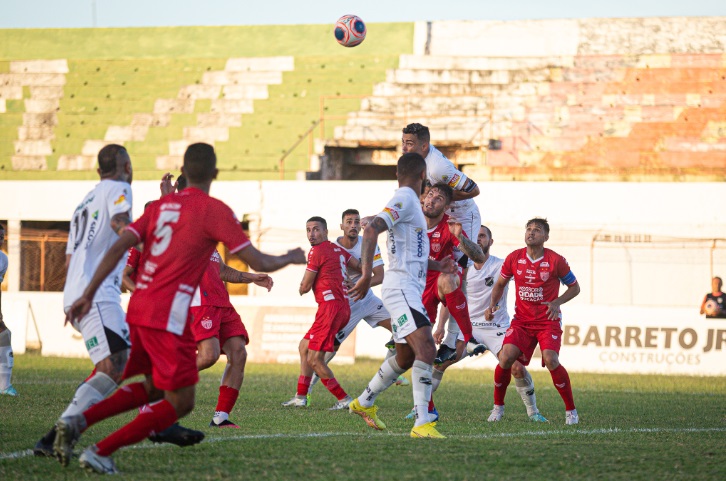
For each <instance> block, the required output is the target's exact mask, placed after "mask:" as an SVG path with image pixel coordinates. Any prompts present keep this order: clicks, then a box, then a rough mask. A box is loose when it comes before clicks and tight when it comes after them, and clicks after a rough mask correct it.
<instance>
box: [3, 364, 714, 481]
mask: <svg viewBox="0 0 726 481" xmlns="http://www.w3.org/2000/svg"><path fill="white" fill-rule="evenodd" d="M379 364H380V363H379V362H378V361H366V360H363V361H359V362H357V363H356V364H355V365H353V366H340V365H339V366H335V371H336V374H337V377H338V379H339V380H340V382H341V384H342V385H343V387H344V388H345V389H347V390H348V391H349V392H350V393H351V394H354V395H355V394H358V393H360V391H361V390H362V389H363V388H364V387H365V384H366V383H367V382H368V380H369V379H370V377H371V376H372V375H373V374H374V372H375V371H376V370H377V368H378V366H379ZM90 367H91V366H90V361H88V360H68V359H58V358H42V357H39V356H37V355H23V356H17V357H16V359H15V369H14V374H13V376H14V381H13V384H14V385H15V387H16V388H17V389H18V391H19V392H20V396H19V397H17V398H7V397H2V398H0V479H1V480H6V479H7V480H21V479H22V480H31V479H43V480H46V479H78V478H79V477H80V476H84V475H83V474H82V471H80V469H79V468H78V466H77V464H76V463H71V465H70V466H69V467H68V468H67V469H63V468H62V467H61V466H60V465H59V464H58V463H57V462H56V461H55V460H51V459H41V458H34V457H32V456H30V455H29V453H28V451H27V450H28V449H29V448H32V446H33V444H34V443H35V441H36V440H37V439H38V438H39V437H40V436H41V435H42V434H44V432H45V431H46V430H47V429H48V428H49V427H50V426H51V424H52V423H53V422H54V420H55V419H56V417H57V416H58V415H59V413H60V412H61V411H62V410H63V409H64V407H65V404H66V403H67V402H68V400H69V398H70V397H71V395H72V393H73V391H74V389H75V387H76V385H77V384H78V382H79V381H80V380H82V379H83V378H84V377H85V376H86V375H87V373H88V372H89V371H90ZM221 371H222V364H218V365H217V366H215V367H214V368H213V369H211V370H209V371H206V372H204V373H202V376H201V381H200V384H199V386H198V389H197V407H196V408H195V410H194V412H193V413H192V414H191V415H190V416H189V417H187V418H186V419H184V422H183V423H184V424H185V425H186V426H189V427H192V428H195V429H201V430H204V431H206V432H207V438H206V439H205V440H204V442H203V443H202V444H200V445H198V446H194V447H188V448H184V449H180V448H177V447H175V446H161V445H153V444H151V443H150V442H148V441H144V442H143V443H141V444H139V445H137V446H135V447H132V448H127V449H124V450H121V451H120V452H117V453H116V454H115V456H114V458H115V460H116V464H117V466H118V468H119V470H120V471H121V472H122V473H123V475H124V479H129V480H132V479H133V480H136V479H138V480H150V479H174V480H180V479H199V480H208V479H242V478H244V479H305V480H306V481H307V480H317V479H336V480H347V479H365V480H371V479H417V480H418V479H421V480H423V479H430V480H437V479H471V480H474V479H495V478H498V479H532V480H535V479H594V478H598V479H628V480H638V479H647V480H661V479H719V480H722V479H726V403H725V402H724V396H726V382H724V379H723V378H698V377H695V378H694V377H675V376H669V377H661V376H615V375H593V374H577V373H573V374H571V378H572V384H573V386H574V394H575V401H576V403H577V406H578V411H579V412H580V424H579V425H578V426H565V424H564V407H563V405H562V401H561V399H560V397H559V395H558V394H557V391H555V389H554V387H553V386H552V382H551V379H550V377H549V375H548V374H547V373H546V372H545V371H544V370H542V369H540V368H539V367H534V368H533V369H532V371H533V377H534V380H535V383H536V386H537V397H538V404H539V406H540V409H541V411H542V413H543V414H544V415H545V416H546V417H548V418H549V419H550V420H551V422H550V423H549V424H544V425H543V424H534V423H530V422H529V421H527V418H526V416H525V412H524V407H523V405H522V404H521V401H520V400H519V397H518V396H517V393H516V391H515V390H514V387H513V384H512V386H510V389H509V392H508V396H507V410H508V411H507V415H506V416H505V418H504V420H503V421H502V422H500V423H497V424H489V423H487V422H486V417H487V415H488V412H489V410H490V408H491V400H492V372H491V371H488V370H483V371H449V372H448V373H447V374H446V377H445V378H444V383H443V384H442V387H441V388H440V389H439V391H438V392H437V396H436V399H437V404H438V408H439V411H440V412H441V420H440V422H439V424H438V426H437V427H438V428H439V430H440V431H441V432H442V433H443V434H445V435H447V436H448V439H445V440H415V439H410V438H409V437H408V433H409V431H410V428H411V422H410V421H407V420H405V419H403V417H404V415H405V414H406V413H407V412H408V410H409V409H410V406H411V389H410V387H395V386H394V387H392V388H390V389H389V391H388V392H386V393H384V394H383V395H382V396H381V397H380V398H379V400H378V405H379V407H380V411H379V414H380V417H381V418H382V419H383V420H384V421H385V422H386V423H387V424H388V427H389V429H388V431H385V432H374V431H373V430H371V429H370V428H368V427H367V426H366V425H365V423H364V422H363V421H362V420H361V419H360V418H359V417H357V416H352V415H349V414H347V413H345V412H328V411H327V408H328V407H329V406H331V405H332V404H333V402H334V399H333V397H332V396H331V395H330V394H329V393H327V392H326V391H325V390H324V388H322V386H318V388H317V391H316V392H315V393H314V395H313V403H312V406H311V407H310V408H308V409H304V410H303V409H297V410H290V409H284V408H282V407H280V402H281V401H283V400H286V399H288V398H289V397H290V395H291V394H293V392H294V389H295V382H296V378H297V369H296V367H295V366H293V365H261V364H252V365H249V366H248V369H247V377H246V379H245V383H244V386H243V388H242V393H241V395H240V399H239V401H238V403H237V407H236V408H235V411H234V412H233V413H232V419H233V420H235V421H237V422H238V423H239V424H240V425H241V429H238V430H232V429H228V430H218V431H213V430H211V429H209V428H207V427H206V426H207V424H208V423H209V420H210V419H211V414H212V411H213V410H214V406H215V403H216V395H217V386H218V382H219V377H220V375H221ZM130 417H131V414H129V415H126V416H120V417H118V418H117V419H112V420H108V421H104V422H102V423H100V424H98V425H96V426H93V427H92V428H91V429H90V430H89V431H88V432H86V434H84V436H83V437H82V439H81V441H80V443H79V446H78V447H85V446H87V445H89V444H91V443H93V442H95V441H97V440H99V439H100V438H102V437H103V436H104V435H106V434H107V433H109V432H110V431H111V430H112V429H114V428H116V427H118V426H119V425H120V424H121V423H123V422H126V421H128V420H129V419H130Z"/></svg>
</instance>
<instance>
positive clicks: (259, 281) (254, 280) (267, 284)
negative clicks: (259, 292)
mask: <svg viewBox="0 0 726 481" xmlns="http://www.w3.org/2000/svg"><path fill="white" fill-rule="evenodd" d="M219 277H220V278H221V279H222V281H224V282H231V283H232V284H255V285H258V286H260V287H264V288H266V289H267V291H268V292H269V291H270V289H272V285H273V282H272V277H270V276H268V275H267V274H253V273H251V272H243V271H238V270H237V269H235V268H234V267H230V266H228V265H227V264H225V263H224V261H223V260H222V259H220V260H219Z"/></svg>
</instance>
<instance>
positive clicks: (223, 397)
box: [215, 385, 239, 414]
mask: <svg viewBox="0 0 726 481" xmlns="http://www.w3.org/2000/svg"><path fill="white" fill-rule="evenodd" d="M237 396H239V390H238V389H234V388H232V387H229V386H224V385H222V386H219V398H217V407H216V409H215V411H219V412H223V413H227V414H229V413H231V412H232V409H233V408H234V404H235V403H236V402H237Z"/></svg>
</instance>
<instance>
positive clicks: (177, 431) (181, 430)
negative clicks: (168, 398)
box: [149, 423, 204, 448]
mask: <svg viewBox="0 0 726 481" xmlns="http://www.w3.org/2000/svg"><path fill="white" fill-rule="evenodd" d="M202 439H204V433H203V432H201V431H195V430H193V429H189V428H185V427H184V426H181V425H179V423H174V424H172V425H171V426H169V427H168V428H166V429H164V430H163V431H162V432H160V433H154V434H152V435H151V436H149V441H151V442H152V443H169V444H176V445H177V446H179V447H182V448H183V447H186V446H193V445H195V444H199V443H201V442H202Z"/></svg>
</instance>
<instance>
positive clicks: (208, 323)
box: [201, 317, 212, 329]
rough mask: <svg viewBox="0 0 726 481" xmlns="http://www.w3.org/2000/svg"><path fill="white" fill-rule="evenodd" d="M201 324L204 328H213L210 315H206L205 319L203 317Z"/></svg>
mask: <svg viewBox="0 0 726 481" xmlns="http://www.w3.org/2000/svg"><path fill="white" fill-rule="evenodd" d="M201 324H202V327H203V328H204V329H211V328H212V320H211V319H210V318H209V317H205V318H204V319H202V322H201Z"/></svg>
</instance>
